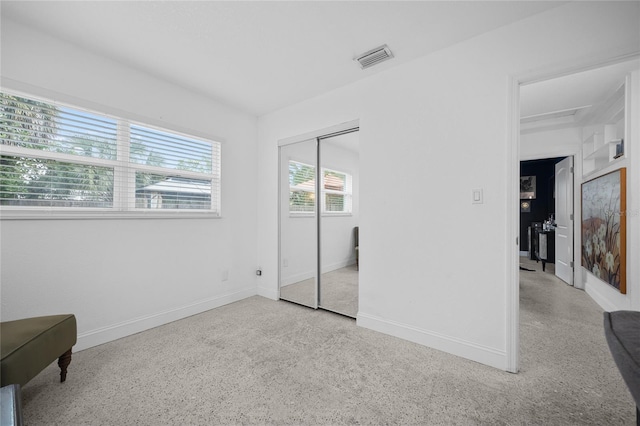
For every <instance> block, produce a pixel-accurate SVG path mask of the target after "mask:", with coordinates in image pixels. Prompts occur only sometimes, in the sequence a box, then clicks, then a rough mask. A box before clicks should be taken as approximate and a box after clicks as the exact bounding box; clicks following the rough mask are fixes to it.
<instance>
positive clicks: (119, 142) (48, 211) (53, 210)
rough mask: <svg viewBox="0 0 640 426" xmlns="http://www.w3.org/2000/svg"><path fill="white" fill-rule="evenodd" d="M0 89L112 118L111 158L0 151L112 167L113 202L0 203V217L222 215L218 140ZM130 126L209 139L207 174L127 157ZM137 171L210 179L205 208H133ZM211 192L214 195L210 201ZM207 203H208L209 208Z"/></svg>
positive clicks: (9, 147)
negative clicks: (74, 204)
mask: <svg viewBox="0 0 640 426" xmlns="http://www.w3.org/2000/svg"><path fill="white" fill-rule="evenodd" d="M1 91H2V93H3V94H6V95H10V96H16V97H22V98H25V99H29V100H33V101H37V102H43V103H48V104H51V105H55V106H58V107H63V108H70V109H72V110H76V111H79V112H86V113H89V114H95V115H98V116H101V117H104V118H108V119H111V120H114V121H115V122H116V129H117V132H116V133H117V136H116V159H115V160H110V159H102V158H96V157H89V156H80V155H72V154H65V153H60V152H53V151H46V150H38V149H30V148H24V147H19V146H12V145H2V144H0V154H1V155H3V156H15V157H27V158H38V159H46V160H52V161H58V162H68V163H74V164H81V165H91V166H98V167H107V168H111V169H113V202H112V207H110V208H104V207H53V206H7V205H0V220H25V219H152V218H157V219H167V218H176V219H177V218H192V219H196V218H207V219H209V218H221V217H222V194H221V192H222V191H221V189H222V173H221V169H222V145H223V142H222V141H220V140H219V139H218V138H210V137H201V136H197V135H193V134H188V133H185V132H184V131H179V130H175V129H173V128H170V127H167V126H166V125H164V124H166V123H163V126H158V125H155V124H150V123H149V122H148V120H144V119H143V120H140V119H131V118H129V117H127V115H128V114H123V113H121V112H118V113H117V114H118V115H114V114H110V113H107V112H103V111H100V110H98V109H95V108H91V109H90V108H86V107H84V106H80V105H77V103H76V104H73V103H70V102H64V101H59V100H57V99H51V98H46V97H43V96H37V95H33V94H31V93H26V92H21V91H16V90H11V89H6V88H2V90H1ZM132 125H135V126H141V127H144V128H146V129H149V130H156V131H160V132H165V133H170V134H172V135H176V136H178V137H184V138H187V139H191V140H197V141H201V142H205V143H208V144H211V152H212V153H211V169H212V170H211V173H201V172H193V171H188V170H180V169H172V168H167V167H159V166H149V165H145V164H137V163H135V162H132V161H130V157H129V154H130V146H131V138H130V132H129V129H130V128H131V126H132ZM136 172H144V173H154V174H160V175H165V176H168V177H169V176H171V177H180V178H188V179H194V180H195V179H197V180H210V181H211V205H210V208H209V209H179V208H178V209H145V208H137V207H136V184H135V182H136V179H135V176H136ZM214 196H215V197H216V200H215V201H214ZM211 207H212V208H211Z"/></svg>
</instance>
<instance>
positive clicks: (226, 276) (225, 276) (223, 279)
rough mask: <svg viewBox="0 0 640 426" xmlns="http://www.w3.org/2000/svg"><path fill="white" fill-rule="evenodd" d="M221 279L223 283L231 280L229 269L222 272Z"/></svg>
mask: <svg viewBox="0 0 640 426" xmlns="http://www.w3.org/2000/svg"><path fill="white" fill-rule="evenodd" d="M220 279H221V280H222V281H227V280H228V279H229V270H228V269H223V270H222V274H220Z"/></svg>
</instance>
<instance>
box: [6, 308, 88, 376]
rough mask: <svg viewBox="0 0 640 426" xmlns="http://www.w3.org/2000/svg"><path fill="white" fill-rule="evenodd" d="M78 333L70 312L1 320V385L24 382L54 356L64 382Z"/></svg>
mask: <svg viewBox="0 0 640 426" xmlns="http://www.w3.org/2000/svg"><path fill="white" fill-rule="evenodd" d="M77 336H78V333H77V328H76V317H75V316H74V315H70V314H66V315H50V316H46V317H35V318H25V319H20V320H15V321H5V322H2V323H0V341H1V351H0V352H1V353H2V360H1V361H0V363H1V370H0V381H1V382H2V386H6V385H9V384H19V385H20V386H24V385H25V384H27V382H28V381H29V380H31V379H33V378H34V377H35V376H37V375H38V373H40V372H41V371H42V370H44V369H45V368H46V367H48V366H49V365H50V364H51V363H52V362H53V361H55V360H56V359H58V365H59V366H60V381H61V382H64V381H65V380H66V378H67V367H68V366H69V363H71V348H72V347H73V345H75V344H76V340H77Z"/></svg>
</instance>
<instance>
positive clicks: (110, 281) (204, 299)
mask: <svg viewBox="0 0 640 426" xmlns="http://www.w3.org/2000/svg"><path fill="white" fill-rule="evenodd" d="M1 71H2V85H3V87H4V88H10V89H14V90H23V91H28V92H31V93H32V94H34V95H40V96H44V97H48V98H56V99H57V100H59V101H66V102H70V103H72V104H75V105H78V106H81V107H85V108H92V109H96V110H100V111H103V112H107V113H114V114H117V115H121V116H122V115H124V116H126V117H129V118H132V119H136V120H141V121H143V122H146V123H149V124H154V125H159V126H162V127H166V128H171V129H175V130H179V131H184V132H186V133H191V134H195V135H198V136H205V137H212V138H218V139H222V142H223V146H222V218H221V219H135V220H131V219H130V220H118V219H111V220H2V221H1V222H0V226H1V251H0V255H1V267H2V272H1V280H2V304H1V308H2V312H1V317H2V320H3V321H5V320H11V319H17V318H21V317H28V316H37V315H48V314H56V313H67V312H68V313H74V314H75V315H76V317H77V320H78V333H79V341H78V344H77V345H76V347H75V350H80V349H83V348H87V347H90V346H93V345H96V344H100V343H103V342H106V341H109V340H112V339H115V338H119V337H122V336H125V335H128V334H131V333H134V332H138V331H141V330H144V329H147V328H150V327H153V326H157V325H160V324H163V323H166V322H169V321H171V320H175V319H177V318H182V317H185V316H188V315H192V314H194V313H197V312H201V311H204V310H207V309H211V308H213V307H216V306H219V305H221V304H224V303H228V302H231V301H234V300H238V299H241V298H244V297H247V296H251V295H253V294H255V293H256V278H255V269H256V266H257V264H256V232H257V230H256V226H257V205H256V195H257V193H256V182H257V180H258V176H257V173H256V171H255V170H256V168H257V153H256V141H257V119H256V118H255V117H252V116H250V115H248V114H244V113H241V112H239V111H236V110H233V109H230V108H227V107H225V106H223V105H221V104H218V103H216V102H215V101H214V100H212V99H208V98H205V97H202V96H200V95H198V94H196V93H192V92H188V91H186V90H184V89H181V88H179V87H176V86H172V85H170V84H167V83H164V82H162V81H160V80H157V79H155V78H153V77H152V76H150V75H145V74H142V73H140V72H137V71H136V70H134V69H131V68H128V67H127V66H124V65H122V64H119V63H115V62H113V61H110V60H108V59H105V58H102V57H98V56H95V55H93V54H92V53H89V52H87V51H83V50H82V49H79V48H76V47H74V46H72V45H70V44H68V43H65V42H62V41H60V40H57V39H54V38H52V37H50V36H48V35H45V34H42V33H39V32H35V31H31V30H29V29H27V28H26V27H24V26H22V25H18V24H15V23H13V22H10V21H6V20H3V22H2V70H1ZM223 270H228V272H229V279H228V281H224V282H223V281H222V280H221V277H222V271H223Z"/></svg>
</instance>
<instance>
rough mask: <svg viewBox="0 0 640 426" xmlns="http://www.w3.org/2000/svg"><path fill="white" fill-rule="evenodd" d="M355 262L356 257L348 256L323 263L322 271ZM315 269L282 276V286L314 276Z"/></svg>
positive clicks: (332, 269) (343, 266)
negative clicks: (327, 263)
mask: <svg viewBox="0 0 640 426" xmlns="http://www.w3.org/2000/svg"><path fill="white" fill-rule="evenodd" d="M355 264H356V258H355V257H352V258H351V257H350V258H349V259H346V260H342V261H340V262H335V263H332V264H331V265H324V266H323V267H322V273H323V274H326V273H327V272H332V271H335V270H337V269H341V268H345V267H347V266H350V265H355ZM315 274H316V273H315V271H307V272H302V273H299V274H295V275H291V276H289V277H285V278H282V287H286V286H288V285H291V284H296V283H299V282H300V281H304V280H308V279H310V278H313V277H315Z"/></svg>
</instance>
